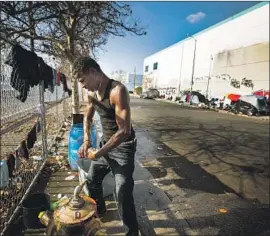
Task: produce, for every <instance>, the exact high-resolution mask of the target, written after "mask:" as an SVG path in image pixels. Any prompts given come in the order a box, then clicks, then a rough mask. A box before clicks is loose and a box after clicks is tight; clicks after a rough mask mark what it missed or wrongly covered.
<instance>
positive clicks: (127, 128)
mask: <svg viewBox="0 0 270 236" xmlns="http://www.w3.org/2000/svg"><path fill="white" fill-rule="evenodd" d="M73 74H74V75H75V77H76V78H77V79H78V81H79V82H80V83H81V84H82V87H83V88H85V89H87V90H88V91H91V92H93V94H94V95H93V96H89V102H88V106H87V109H86V112H85V115H84V142H83V144H82V146H81V148H80V150H79V152H78V155H79V157H81V158H84V157H87V158H90V159H91V160H93V161H92V162H91V166H90V169H89V172H88V183H87V186H88V189H89V192H90V193H91V197H92V198H94V199H95V200H96V202H97V212H98V214H99V215H103V214H104V213H105V212H106V207H105V201H104V199H103V192H102V181H103V179H104V177H105V176H106V175H107V174H108V173H109V172H110V170H112V173H113V175H114V178H115V185H116V189H115V190H116V198H117V202H118V208H119V212H120V215H121V217H122V220H123V223H124V227H125V229H126V233H127V235H138V223H137V219H136V211H135V206H134V199H133V187H134V180H133V172H134V157H135V152H136V145H137V141H136V137H135V132H134V130H133V128H132V125H131V117H130V105H129V100H130V99H129V93H128V91H127V89H126V88H125V86H124V85H122V84H121V83H120V82H117V81H114V80H112V79H109V78H108V77H107V76H106V75H105V74H104V73H103V72H102V70H101V69H100V66H99V65H98V64H97V62H96V61H95V60H93V59H92V58H90V57H80V58H77V59H76V60H75V61H74V63H73ZM95 111H97V112H98V113H99V115H100V119H101V124H102V127H103V137H104V142H103V143H102V145H101V148H100V149H99V150H94V149H92V148H91V140H90V139H89V137H90V135H89V132H90V126H91V123H92V118H93V115H94V113H95Z"/></svg>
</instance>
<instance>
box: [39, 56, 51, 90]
mask: <svg viewBox="0 0 270 236" xmlns="http://www.w3.org/2000/svg"><path fill="white" fill-rule="evenodd" d="M41 60H42V61H40V69H39V70H40V79H41V80H43V81H44V91H45V89H48V90H49V91H50V92H51V93H53V92H54V84H53V69H52V68H51V67H50V66H48V65H47V64H46V63H45V62H44V61H43V59H42V58H41Z"/></svg>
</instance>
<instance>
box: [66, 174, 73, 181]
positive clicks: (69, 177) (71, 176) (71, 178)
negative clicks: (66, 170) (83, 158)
mask: <svg viewBox="0 0 270 236" xmlns="http://www.w3.org/2000/svg"><path fill="white" fill-rule="evenodd" d="M74 178H75V175H70V176H68V177H66V178H65V180H73V179H74Z"/></svg>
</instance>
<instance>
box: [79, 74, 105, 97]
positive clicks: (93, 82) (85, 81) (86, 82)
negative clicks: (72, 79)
mask: <svg viewBox="0 0 270 236" xmlns="http://www.w3.org/2000/svg"><path fill="white" fill-rule="evenodd" d="M98 75H99V74H98V72H97V71H96V70H94V69H89V71H88V72H87V73H84V74H81V75H79V76H78V81H79V82H80V83H81V85H82V88H84V89H86V90H88V91H92V92H94V91H96V90H97V89H98V87H99V83H100V81H99V76H98Z"/></svg>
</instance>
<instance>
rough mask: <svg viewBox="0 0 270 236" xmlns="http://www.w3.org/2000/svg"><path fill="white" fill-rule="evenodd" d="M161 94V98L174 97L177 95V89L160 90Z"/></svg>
mask: <svg viewBox="0 0 270 236" xmlns="http://www.w3.org/2000/svg"><path fill="white" fill-rule="evenodd" d="M158 91H159V94H160V96H161V97H166V98H167V97H172V96H174V95H176V88H175V87H168V88H159V89H158Z"/></svg>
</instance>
